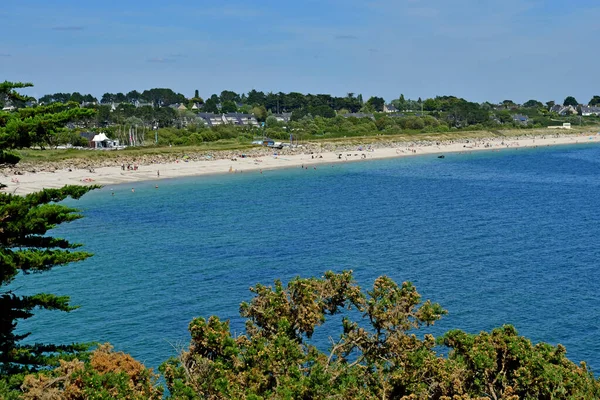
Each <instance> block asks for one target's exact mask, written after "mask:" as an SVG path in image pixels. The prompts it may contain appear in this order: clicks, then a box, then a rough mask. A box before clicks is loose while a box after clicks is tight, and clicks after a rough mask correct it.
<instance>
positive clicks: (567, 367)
mask: <svg viewBox="0 0 600 400" xmlns="http://www.w3.org/2000/svg"><path fill="white" fill-rule="evenodd" d="M440 343H443V344H444V345H445V346H447V347H449V348H450V354H449V361H450V362H451V363H452V364H454V368H456V369H457V370H458V371H461V375H462V377H461V379H462V382H461V386H462V387H463V390H464V391H465V392H466V393H470V394H472V395H478V396H483V395H484V394H485V396H486V398H488V397H489V398H492V399H513V398H514V399H515V400H518V399H598V398H600V382H599V381H598V380H596V379H594V376H593V374H592V373H591V372H590V371H589V370H588V368H587V366H586V365H585V363H581V364H580V365H579V366H578V365H575V364H574V363H572V362H571V361H569V360H568V359H567V358H566V349H565V348H564V346H561V345H560V344H559V345H558V346H551V345H549V344H547V343H539V344H536V345H533V344H532V343H531V341H529V340H528V339H527V338H524V337H522V336H519V335H518V334H517V330H516V329H515V328H514V327H513V326H510V325H505V326H503V327H502V328H497V329H494V330H493V331H492V332H491V333H488V332H481V333H480V334H478V335H470V334H467V333H465V332H462V331H460V330H454V331H450V332H448V333H446V334H445V335H444V336H443V338H441V340H440ZM511 396H512V397H511Z"/></svg>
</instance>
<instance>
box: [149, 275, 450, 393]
mask: <svg viewBox="0 0 600 400" xmlns="http://www.w3.org/2000/svg"><path fill="white" fill-rule="evenodd" d="M251 291H252V292H254V293H255V295H256V296H255V297H254V299H252V301H251V302H249V303H242V305H241V307H240V313H241V315H242V316H243V317H245V318H247V321H246V335H242V336H237V337H235V338H234V337H232V336H231V333H230V331H229V322H223V321H221V320H219V319H218V318H217V317H210V318H209V319H204V318H197V319H195V320H193V321H192V322H191V323H190V327H189V329H190V333H191V335H192V344H191V345H190V350H189V352H184V353H182V354H181V357H180V358H179V359H171V360H169V361H168V362H166V363H165V364H163V365H162V366H161V370H162V372H163V373H164V375H165V379H166V382H167V386H168V388H169V391H170V392H171V393H172V395H173V397H174V398H176V399H179V398H211V399H221V398H275V399H279V398H325V397H328V398H336V397H339V398H399V397H401V395H402V394H405V393H412V392H415V393H426V392H427V390H428V387H427V385H426V384H425V383H424V382H420V381H419V379H420V377H421V376H422V374H424V373H426V371H428V370H430V369H433V368H431V367H430V366H429V363H430V362H434V363H435V358H436V356H435V353H434V352H433V351H432V348H433V346H434V345H435V341H434V340H433V338H432V337H430V336H427V337H426V339H425V340H420V339H417V338H416V336H414V335H413V334H411V333H410V331H411V330H413V329H416V328H418V327H419V326H422V325H431V324H433V323H434V322H435V321H436V320H438V319H439V318H440V317H441V316H442V315H443V314H445V311H444V310H443V309H442V308H441V307H440V306H439V305H438V304H433V303H431V302H429V301H426V302H424V303H421V297H420V295H419V294H418V293H417V292H416V289H415V287H414V286H413V285H411V284H410V283H407V282H405V283H403V284H402V286H398V285H396V284H395V283H394V282H393V281H391V280H390V279H389V278H386V277H381V278H378V279H377V280H376V281H375V284H374V286H373V289H372V290H371V291H368V292H367V293H363V292H362V291H361V289H360V287H358V286H357V285H356V284H355V282H354V280H353V277H352V273H351V272H348V271H346V272H343V273H341V274H335V273H332V272H328V273H326V274H325V276H324V277H323V278H320V279H316V278H309V279H301V278H296V279H293V280H292V281H290V282H289V283H288V284H287V287H284V285H283V284H282V283H281V282H280V281H276V282H275V286H274V287H267V286H263V285H256V286H255V287H253V288H251ZM344 309H348V310H357V311H358V312H359V313H360V314H362V315H364V316H365V317H364V320H365V321H370V324H371V329H364V327H363V325H362V322H360V321H359V322H356V321H352V320H351V319H350V318H349V317H346V318H344V319H343V321H342V327H343V333H342V335H341V336H340V338H339V340H337V341H336V342H334V344H333V346H332V348H331V351H330V353H323V352H320V351H319V350H318V349H317V348H315V347H314V346H313V345H311V344H309V343H308V342H307V340H308V339H309V338H310V337H312V335H313V333H314V332H315V329H316V328H317V327H318V326H320V325H322V324H323V323H324V322H325V316H326V315H334V314H337V313H340V312H342V311H343V310H344Z"/></svg>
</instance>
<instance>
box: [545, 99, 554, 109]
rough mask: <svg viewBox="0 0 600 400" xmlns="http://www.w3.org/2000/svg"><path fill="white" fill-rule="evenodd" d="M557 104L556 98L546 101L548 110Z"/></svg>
mask: <svg viewBox="0 0 600 400" xmlns="http://www.w3.org/2000/svg"><path fill="white" fill-rule="evenodd" d="M555 104H556V103H555V102H554V100H550V101H547V102H546V108H547V109H548V110H550V109H551V108H552V107H554V105H555Z"/></svg>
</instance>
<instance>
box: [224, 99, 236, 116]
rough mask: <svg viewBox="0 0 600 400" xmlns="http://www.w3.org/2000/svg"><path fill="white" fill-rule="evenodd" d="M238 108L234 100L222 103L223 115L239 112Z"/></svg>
mask: <svg viewBox="0 0 600 400" xmlns="http://www.w3.org/2000/svg"><path fill="white" fill-rule="evenodd" d="M237 110H238V108H237V105H236V104H235V102H233V101H232V100H227V101H224V102H223V103H221V112H222V113H234V112H237Z"/></svg>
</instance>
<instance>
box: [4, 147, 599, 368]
mask: <svg viewBox="0 0 600 400" xmlns="http://www.w3.org/2000/svg"><path fill="white" fill-rule="evenodd" d="M131 185H132V184H127V185H114V186H111V185H109V186H105V187H104V188H102V189H100V190H95V191H92V192H90V193H88V194H87V195H85V196H84V197H83V198H82V199H80V200H78V201H75V200H67V201H65V202H64V203H65V204H67V205H70V206H75V207H77V208H79V209H80V210H81V212H82V214H83V215H84V218H82V219H80V220H77V221H74V222H72V223H68V224H63V225H61V226H58V227H56V228H55V229H54V230H52V231H51V232H50V233H51V234H52V235H53V236H56V237H64V238H67V239H69V240H72V241H74V242H77V243H82V244H83V247H82V249H83V250H86V251H90V252H92V253H94V256H93V257H91V258H89V259H87V260H85V261H83V262H79V263H74V264H70V265H67V266H61V267H56V268H54V269H53V270H51V271H49V272H45V273H40V274H30V275H26V276H19V277H18V279H16V281H15V282H14V283H13V284H11V288H12V289H14V290H15V291H16V292H17V293H20V294H33V293H38V292H47V293H55V294H60V295H68V296H70V297H71V300H72V303H73V304H75V305H79V306H80V308H79V309H77V310H76V311H73V312H70V313H63V312H56V311H42V312H37V313H36V315H35V317H33V318H31V319H29V320H27V321H25V322H21V323H20V324H19V330H20V331H21V332H31V335H30V337H29V338H28V339H27V340H28V341H29V342H32V343H33V342H51V343H72V342H91V341H93V342H101V343H103V342H110V343H111V344H112V345H114V347H115V349H116V350H119V351H124V352H127V353H130V354H132V355H133V356H134V357H136V358H137V359H138V360H140V361H142V362H144V363H145V364H146V365H148V366H150V367H153V368H155V369H156V367H158V365H160V363H162V362H163V361H165V360H167V359H168V358H169V357H172V356H175V355H176V354H177V352H179V351H181V350H182V349H185V348H186V346H187V345H188V344H189V338H190V337H189V333H188V331H187V327H188V324H189V322H190V321H191V320H192V319H193V318H195V317H200V316H203V317H209V316H211V315H216V316H218V317H220V318H221V319H226V320H230V323H231V329H232V332H233V334H235V335H239V334H242V333H243V331H244V320H243V319H242V318H241V317H240V316H239V304H240V303H241V302H242V301H248V300H250V299H251V298H252V293H251V292H250V291H249V288H250V287H251V286H253V285H255V284H257V283H262V284H272V282H273V281H274V280H275V279H281V280H282V281H283V282H287V281H288V280H290V279H291V278H294V277H297V276H300V277H312V276H322V275H323V273H324V272H325V271H328V270H333V271H338V272H339V271H343V270H353V271H354V275H355V278H356V280H357V282H358V283H359V284H361V285H362V286H363V287H364V288H365V289H367V288H369V287H371V286H372V284H373V281H374V280H375V279H376V278H377V277H378V276H381V275H387V276H389V277H390V278H392V279H393V280H395V281H396V282H398V283H401V282H403V281H411V282H413V283H414V284H415V286H416V287H417V290H418V291H419V292H420V293H421V295H422V296H423V299H424V300H425V299H431V300H432V301H434V302H438V303H440V304H441V305H442V306H443V307H444V308H445V309H446V310H448V315H447V316H445V317H443V318H442V320H440V321H439V322H438V323H437V324H436V325H435V327H433V328H432V330H431V332H432V333H434V334H435V335H438V336H439V335H442V334H443V333H444V332H446V331H448V330H451V329H462V330H464V331H466V332H469V333H478V332H480V331H489V330H491V329H493V328H495V327H500V326H502V325H503V324H512V325H514V326H515V327H516V328H517V330H518V332H519V333H520V334H521V335H524V336H526V337H528V338H529V339H531V340H532V341H533V342H534V343H537V342H547V343H551V344H553V345H556V344H558V343H561V344H563V345H564V346H566V348H567V356H568V357H569V358H570V359H571V360H572V361H574V362H575V363H579V362H580V361H586V362H587V363H588V366H589V367H590V368H591V370H592V371H594V372H595V373H596V375H597V374H598V372H600V329H599V328H600V290H599V289H600V270H599V263H598V260H599V256H600V250H599V246H600V239H599V238H600V223H599V222H600V146H599V145H594V144H580V145H569V146H556V147H543V148H532V149H511V150H508V149H507V150H502V151H481V152H473V153H462V154H461V153H454V154H446V155H445V158H443V159H441V158H438V157H437V156H435V155H427V156H415V157H404V158H397V159H386V160H377V161H364V162H352V163H350V162H349V163H345V164H335V165H328V164H322V165H318V166H317V167H316V168H313V167H312V166H311V167H309V168H308V169H304V168H300V167H298V168H291V169H282V170H272V171H263V173H262V174H261V173H259V172H252V173H237V174H223V175H215V176H199V177H189V178H182V179H172V180H159V181H148V182H137V183H135V184H134V185H135V186H134V189H135V191H134V192H132V186H131ZM157 186H158V187H157ZM113 193H114V194H113ZM357 317H359V315H357ZM339 325H340V319H339V318H333V319H332V321H330V322H326V323H325V324H324V325H323V326H321V327H319V328H318V329H317V332H316V334H315V339H313V340H315V341H316V344H317V345H318V346H320V347H322V348H323V349H326V348H327V340H328V338H329V337H335V336H336V335H338V334H339ZM425 332H426V331H425V330H423V331H422V332H421V333H419V331H417V332H416V333H417V334H424V333H425ZM443 351H444V349H440V352H443Z"/></svg>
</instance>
